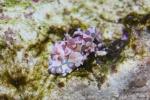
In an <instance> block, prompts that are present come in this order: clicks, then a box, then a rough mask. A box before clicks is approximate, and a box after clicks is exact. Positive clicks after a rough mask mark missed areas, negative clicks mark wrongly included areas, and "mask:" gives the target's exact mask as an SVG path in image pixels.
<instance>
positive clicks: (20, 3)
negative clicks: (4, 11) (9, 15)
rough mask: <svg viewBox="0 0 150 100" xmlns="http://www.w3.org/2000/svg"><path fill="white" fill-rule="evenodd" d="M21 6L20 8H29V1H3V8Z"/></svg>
mask: <svg viewBox="0 0 150 100" xmlns="http://www.w3.org/2000/svg"><path fill="white" fill-rule="evenodd" d="M16 5H17V6H21V7H28V6H31V3H30V2H29V1H26V2H23V1H19V0H5V2H4V4H3V6H5V7H13V6H16Z"/></svg>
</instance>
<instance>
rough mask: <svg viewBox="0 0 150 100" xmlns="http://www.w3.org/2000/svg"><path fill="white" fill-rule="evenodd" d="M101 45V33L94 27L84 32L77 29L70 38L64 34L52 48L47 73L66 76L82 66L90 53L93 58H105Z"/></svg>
mask: <svg viewBox="0 0 150 100" xmlns="http://www.w3.org/2000/svg"><path fill="white" fill-rule="evenodd" d="M127 39H128V36H127V34H123V35H122V37H121V40H122V41H126V40H127ZM103 44H104V43H103V41H102V37H101V33H100V32H99V31H97V29H96V28H95V27H90V28H88V29H87V30H86V31H84V30H81V29H80V28H78V29H77V31H75V32H74V34H73V36H72V37H71V36H70V35H69V34H66V35H65V38H64V40H63V41H59V42H56V43H55V44H54V45H53V46H52V53H51V55H50V60H49V68H48V72H49V73H52V74H59V75H62V76H66V75H67V74H68V73H70V72H72V71H73V70H74V69H75V68H78V67H79V66H81V65H83V63H84V61H85V60H86V59H87V58H88V55H90V54H91V53H95V56H105V55H106V54H107V50H106V48H103Z"/></svg>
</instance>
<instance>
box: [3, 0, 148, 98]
mask: <svg viewBox="0 0 150 100" xmlns="http://www.w3.org/2000/svg"><path fill="white" fill-rule="evenodd" d="M90 26H95V27H97V28H98V29H99V30H100V31H101V32H102V33H103V34H102V37H103V39H104V41H105V42H106V44H107V43H108V47H109V49H110V50H111V49H112V55H110V56H109V57H100V58H97V59H95V58H94V60H91V59H93V56H91V59H90V60H87V61H86V62H85V64H84V65H83V66H81V68H79V69H77V70H76V71H73V72H72V73H70V74H69V75H67V76H65V77H61V76H57V75H51V74H49V73H48V71H47V69H48V59H49V55H50V54H51V52H50V49H51V45H52V44H53V43H55V42H57V41H59V40H62V39H63V38H64V33H66V32H68V33H69V34H73V32H74V31H75V30H76V29H77V28H82V29H87V28H88V27H90ZM123 29H125V31H127V32H129V33H130V34H131V36H130V37H131V38H130V41H129V42H128V44H126V46H125V47H124V48H123V49H121V51H117V52H113V50H118V49H117V48H118V45H119V46H120V45H121V44H119V43H120V42H115V43H114V45H113V44H112V45H109V44H110V43H111V42H110V41H115V40H117V39H118V38H119V37H120V36H121V34H122V32H123ZM119 50H120V49H119ZM149 67H150V0H0V99H1V100H149V99H150V97H149V95H150V94H149V93H150V78H149V76H150V75H149V73H150V69H149Z"/></svg>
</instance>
